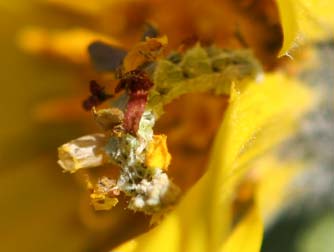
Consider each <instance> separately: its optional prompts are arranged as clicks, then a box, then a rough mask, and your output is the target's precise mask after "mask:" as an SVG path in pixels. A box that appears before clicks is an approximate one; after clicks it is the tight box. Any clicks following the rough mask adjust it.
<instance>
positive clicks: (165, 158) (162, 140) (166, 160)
mask: <svg viewBox="0 0 334 252" xmlns="http://www.w3.org/2000/svg"><path fill="white" fill-rule="evenodd" d="M170 160H171V155H170V154H169V152H168V148H167V137H166V136H165V135H155V136H153V140H152V141H151V142H150V144H149V146H148V149H147V152H146V165H147V167H148V168H150V169H156V168H160V169H163V170H167V169H168V166H169V164H170Z"/></svg>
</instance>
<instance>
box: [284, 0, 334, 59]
mask: <svg viewBox="0 0 334 252" xmlns="http://www.w3.org/2000/svg"><path fill="white" fill-rule="evenodd" d="M277 5H278V10H279V15H280V18H281V23H282V28H283V35H284V41H283V46H282V48H281V51H280V52H279V55H278V56H279V57H281V56H283V55H289V52H290V51H291V49H293V48H294V47H296V46H297V45H298V43H300V42H301V39H307V40H321V39H326V38H333V34H334V16H333V11H334V2H333V1H331V0H319V1H317V0H277Z"/></svg>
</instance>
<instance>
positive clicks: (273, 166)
mask: <svg viewBox="0 0 334 252" xmlns="http://www.w3.org/2000/svg"><path fill="white" fill-rule="evenodd" d="M254 166H256V173H257V175H258V176H260V181H259V182H258V186H257V202H258V204H259V209H260V210H261V215H262V217H263V219H264V220H265V221H266V222H267V221H270V219H271V218H273V217H275V213H277V211H278V210H279V209H280V207H281V206H282V204H283V203H284V200H286V199H288V198H287V195H288V194H289V192H288V190H289V188H288V186H289V184H290V183H291V181H292V180H293V179H294V178H295V177H296V176H297V175H298V174H299V173H300V172H301V171H302V168H303V165H302V163H300V162H290V163H286V162H282V161H280V160H277V158H274V157H273V156H268V157H265V158H261V160H259V161H257V162H256V164H254Z"/></svg>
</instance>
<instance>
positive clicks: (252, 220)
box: [220, 206, 263, 252]
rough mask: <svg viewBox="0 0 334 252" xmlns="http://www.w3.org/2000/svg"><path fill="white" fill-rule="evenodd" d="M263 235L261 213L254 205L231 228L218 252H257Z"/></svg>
mask: <svg viewBox="0 0 334 252" xmlns="http://www.w3.org/2000/svg"><path fill="white" fill-rule="evenodd" d="M262 237H263V224H262V220H261V215H260V213H259V211H258V209H257V207H256V206H252V208H251V209H250V210H249V213H247V215H246V216H245V217H244V218H243V219H242V220H241V222H240V223H239V224H238V225H237V226H236V228H235V229H234V230H233V232H232V234H231V235H230V236H229V237H228V239H227V241H226V242H225V244H224V246H222V248H221V250H220V252H244V251H247V252H259V251H260V248H261V242H262Z"/></svg>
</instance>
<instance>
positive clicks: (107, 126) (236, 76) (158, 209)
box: [58, 38, 262, 214]
mask: <svg viewBox="0 0 334 252" xmlns="http://www.w3.org/2000/svg"><path fill="white" fill-rule="evenodd" d="M165 46H166V39H162V38H146V40H145V41H144V42H140V44H139V45H137V46H136V47H135V48H134V49H133V50H132V51H130V52H129V53H128V54H127V55H126V56H124V58H123V59H120V57H119V56H120V53H119V52H118V51H117V50H116V52H117V55H116V56H117V57H116V58H117V61H118V62H125V63H126V66H125V67H124V65H122V64H121V65H120V66H119V69H120V70H121V71H125V73H124V74H123V76H131V75H129V74H127V73H129V72H126V70H124V69H127V70H128V71H134V69H135V71H137V72H139V73H143V74H144V75H145V76H146V77H147V78H148V79H149V82H150V83H152V85H150V86H149V87H147V88H143V85H142V84H141V83H140V80H138V79H140V78H137V79H135V78H132V77H130V78H132V79H128V80H126V81H124V78H123V80H122V79H121V80H120V84H119V85H121V88H120V89H119V90H118V91H121V90H123V91H122V92H124V93H123V94H122V95H120V96H119V97H118V98H115V100H114V101H113V102H112V103H111V108H108V109H102V110H97V109H96V108H94V117H95V120H96V121H97V123H98V124H99V125H100V126H101V128H102V130H104V133H101V134H95V135H90V136H86V137H83V138H79V139H77V140H73V141H71V142H69V143H67V144H64V145H63V146H61V147H60V148H59V161H58V163H59V164H60V165H61V166H62V168H63V169H64V170H65V171H70V172H76V171H77V170H79V169H83V168H90V167H96V166H99V165H103V164H105V163H113V164H115V165H117V166H119V167H120V173H119V176H118V177H117V178H104V179H103V181H104V182H105V183H101V181H100V183H99V185H98V186H97V187H96V186H95V188H97V189H95V190H94V191H93V192H92V194H91V199H92V204H93V206H94V207H95V208H96V209H97V210H108V209H110V208H111V207H113V206H114V205H115V204H117V202H118V201H117V200H116V197H117V195H118V194H116V193H114V192H117V193H123V194H124V195H125V196H126V197H127V198H128V208H129V209H132V210H134V211H140V212H144V213H146V214H156V213H162V212H164V211H166V210H168V209H169V208H170V207H171V206H173V205H174V204H175V203H176V202H177V200H178V198H179V195H180V189H179V187H178V186H177V185H175V184H174V183H173V182H172V180H171V179H170V178H169V177H168V175H167V173H168V172H167V170H168V166H169V164H170V162H171V155H170V154H169V152H168V148H167V137H166V136H164V135H155V134H154V131H153V128H154V125H155V122H156V120H158V119H159V117H160V116H161V115H162V113H163V107H164V106H165V105H166V104H168V103H170V102H172V101H173V100H174V99H176V98H178V97H180V96H182V95H183V94H187V93H194V92H214V93H216V94H217V95H229V94H230V91H231V89H232V87H233V89H234V90H237V91H238V90H242V89H243V88H245V87H246V85H247V80H250V79H260V78H259V77H260V76H261V74H262V71H261V67H260V65H259V63H258V62H257V61H256V60H255V58H254V57H253V55H252V54H251V52H249V51H247V50H226V49H220V48H217V47H214V46H210V47H201V46H200V44H196V45H195V46H193V47H192V48H189V49H188V50H186V51H185V52H180V51H179V52H172V53H170V54H169V55H167V56H164V53H163V52H164V50H165ZM109 51H112V50H109ZM146 57H147V58H146ZM95 60H96V58H95ZM103 60H104V61H106V59H105V58H104V59H103ZM99 67H100V69H102V68H103V66H101V64H100V65H99ZM113 68H115V66H114V65H113ZM137 77H138V76H137ZM146 77H145V78H146ZM122 81H123V83H122ZM149 82H148V80H147V83H149ZM124 83H125V84H124ZM129 83H130V84H131V85H132V86H131V87H130V86H129V85H130V84H129ZM122 85H123V86H122ZM134 90H136V91H134ZM138 90H139V91H138ZM138 92H139V94H140V95H139V97H141V98H140V99H141V100H140V101H139V100H138V99H139V98H138V97H137V96H138ZM134 94H136V95H137V96H136V95H134ZM136 99H137V100H136ZM136 106H141V107H140V108H138V107H136ZM134 111H135V112H134ZM108 179H110V181H112V182H110V181H109V180H108ZM106 182H108V183H106ZM104 185H105V186H104ZM103 187H105V190H104V189H103ZM108 192H113V193H109V194H108Z"/></svg>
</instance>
